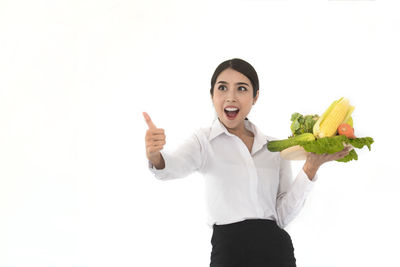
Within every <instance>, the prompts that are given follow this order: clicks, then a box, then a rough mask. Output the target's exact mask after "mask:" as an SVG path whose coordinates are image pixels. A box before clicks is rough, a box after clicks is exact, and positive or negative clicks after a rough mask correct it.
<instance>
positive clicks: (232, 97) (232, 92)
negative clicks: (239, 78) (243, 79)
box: [226, 90, 236, 102]
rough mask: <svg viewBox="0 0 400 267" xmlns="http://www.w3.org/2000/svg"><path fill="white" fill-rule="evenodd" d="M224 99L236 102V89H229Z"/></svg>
mask: <svg viewBox="0 0 400 267" xmlns="http://www.w3.org/2000/svg"><path fill="white" fill-rule="evenodd" d="M226 101H228V102H236V91H235V90H229V91H228V93H227V95H226Z"/></svg>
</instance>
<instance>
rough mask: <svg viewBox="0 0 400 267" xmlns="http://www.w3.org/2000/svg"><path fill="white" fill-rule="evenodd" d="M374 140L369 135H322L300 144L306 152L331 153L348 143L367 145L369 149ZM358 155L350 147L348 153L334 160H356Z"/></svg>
mask: <svg viewBox="0 0 400 267" xmlns="http://www.w3.org/2000/svg"><path fill="white" fill-rule="evenodd" d="M373 142H374V139H372V138H371V137H360V138H355V139H349V138H347V137H346V136H344V135H335V136H331V137H323V138H319V139H316V140H314V141H304V142H301V143H300V144H299V145H301V146H302V147H303V148H304V150H306V151H307V152H314V153H316V154H324V153H328V154H333V153H336V152H339V151H341V150H343V149H344V144H350V145H352V146H353V147H355V148H362V147H364V146H367V147H368V149H369V150H370V151H371V144H372V143H373ZM357 159H358V155H357V153H356V151H355V150H354V149H352V150H351V151H350V152H349V154H348V155H347V156H345V157H343V158H341V159H338V160H336V161H339V162H348V161H351V160H357Z"/></svg>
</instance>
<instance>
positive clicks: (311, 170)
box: [303, 161, 319, 181]
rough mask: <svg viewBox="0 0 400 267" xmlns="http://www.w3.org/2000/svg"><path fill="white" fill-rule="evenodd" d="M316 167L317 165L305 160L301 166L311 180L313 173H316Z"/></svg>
mask: <svg viewBox="0 0 400 267" xmlns="http://www.w3.org/2000/svg"><path fill="white" fill-rule="evenodd" d="M318 168H319V165H313V164H310V163H309V162H307V161H306V163H305V164H304V166H303V170H304V172H305V173H306V174H307V176H308V179H310V180H311V181H312V179H313V178H314V177H315V174H316V173H317V171H318Z"/></svg>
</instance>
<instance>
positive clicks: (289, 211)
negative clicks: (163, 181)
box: [276, 158, 318, 228]
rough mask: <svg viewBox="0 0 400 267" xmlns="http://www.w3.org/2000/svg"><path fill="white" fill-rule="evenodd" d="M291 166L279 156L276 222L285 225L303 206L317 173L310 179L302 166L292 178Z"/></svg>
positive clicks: (282, 226) (281, 225)
mask: <svg viewBox="0 0 400 267" xmlns="http://www.w3.org/2000/svg"><path fill="white" fill-rule="evenodd" d="M292 177H293V176H292V167H291V164H290V161H289V160H285V159H283V158H281V160H280V167H279V188H278V194H277V201H276V211H277V216H278V221H277V224H278V225H279V226H280V227H281V228H284V227H286V226H287V225H288V224H289V223H290V222H291V221H292V220H293V219H294V218H295V217H296V216H297V215H298V214H299V212H300V210H301V209H302V207H303V206H304V203H305V200H306V198H307V195H308V194H309V193H310V191H311V190H312V187H313V186H314V184H315V181H316V180H317V179H318V176H317V174H316V175H315V176H314V177H313V179H312V180H310V179H309V178H308V176H307V174H306V173H305V172H304V170H303V168H301V170H300V171H299V173H298V174H297V176H296V178H295V180H294V181H293V180H292V179H293V178H292Z"/></svg>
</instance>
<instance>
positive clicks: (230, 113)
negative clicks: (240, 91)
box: [224, 108, 239, 120]
mask: <svg viewBox="0 0 400 267" xmlns="http://www.w3.org/2000/svg"><path fill="white" fill-rule="evenodd" d="M224 112H225V115H226V116H227V117H228V119H230V120H233V119H235V118H236V116H237V114H238V113H239V109H238V108H225V109H224Z"/></svg>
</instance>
